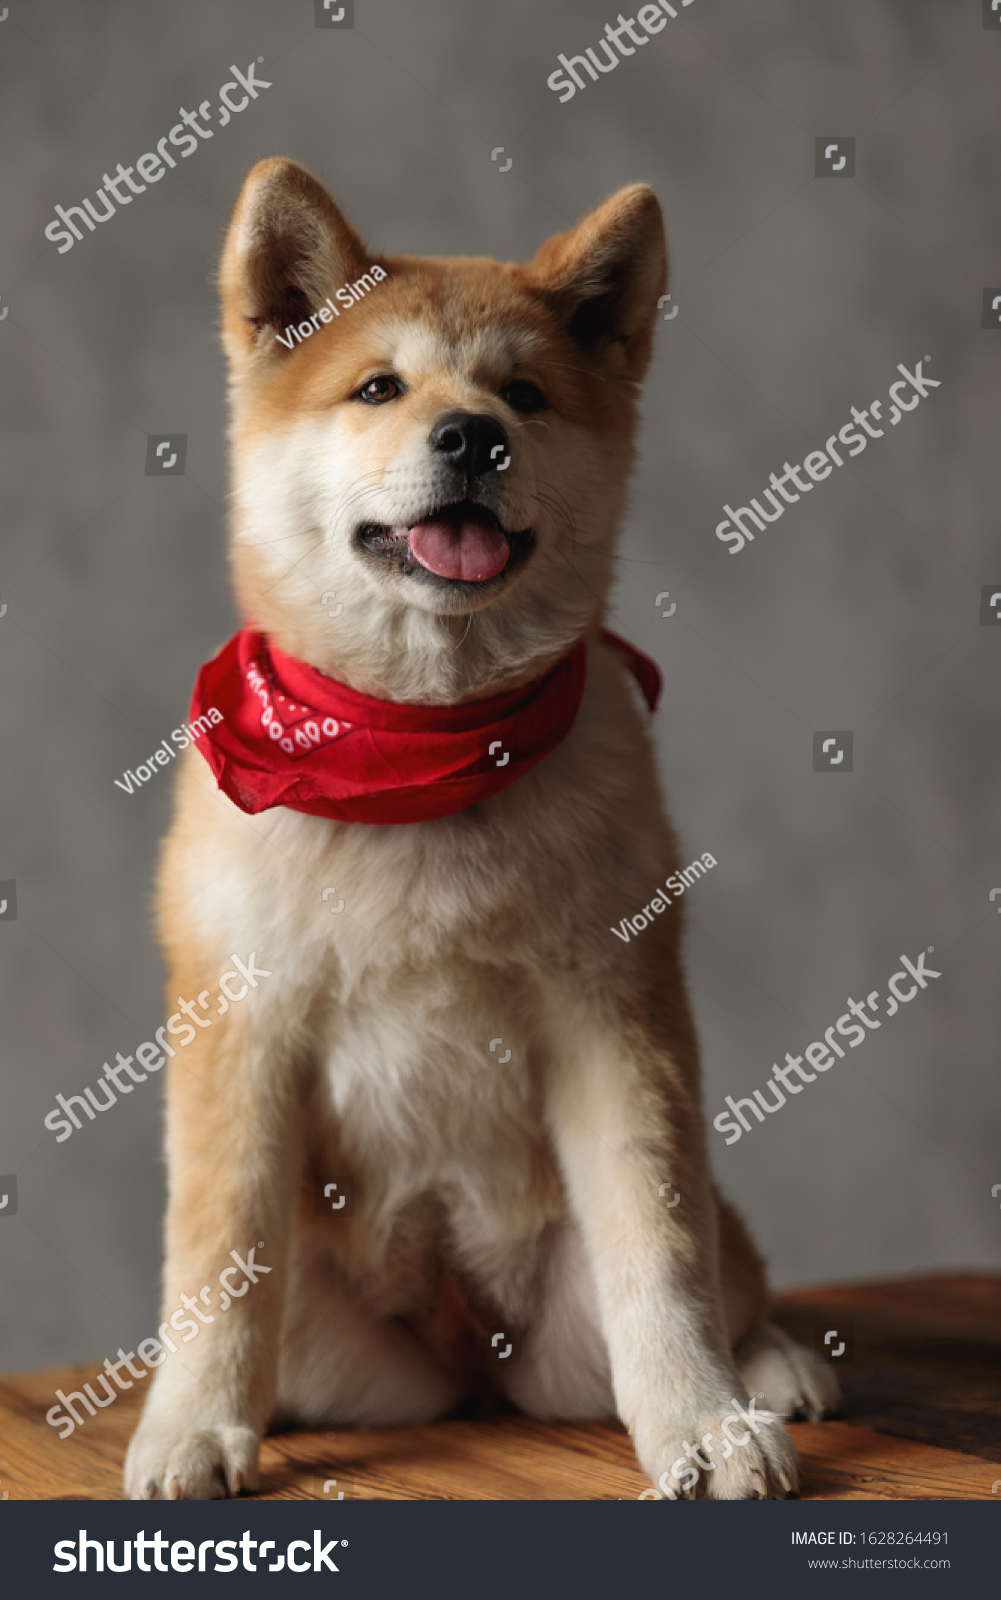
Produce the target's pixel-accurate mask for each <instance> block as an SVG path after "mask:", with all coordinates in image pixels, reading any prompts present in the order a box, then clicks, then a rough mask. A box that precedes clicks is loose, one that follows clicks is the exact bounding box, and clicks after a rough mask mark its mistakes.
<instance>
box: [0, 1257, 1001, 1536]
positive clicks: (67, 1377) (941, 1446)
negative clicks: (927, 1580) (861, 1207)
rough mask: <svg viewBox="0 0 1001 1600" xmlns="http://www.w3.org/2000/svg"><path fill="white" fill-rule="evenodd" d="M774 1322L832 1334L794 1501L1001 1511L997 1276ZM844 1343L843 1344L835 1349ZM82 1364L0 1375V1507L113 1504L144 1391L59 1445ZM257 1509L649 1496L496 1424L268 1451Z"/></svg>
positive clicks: (566, 1437) (274, 1442)
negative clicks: (989, 1504)
mask: <svg viewBox="0 0 1001 1600" xmlns="http://www.w3.org/2000/svg"><path fill="white" fill-rule="evenodd" d="M776 1318H777V1320H778V1321H780V1322H781V1323H782V1324H783V1326H784V1327H786V1328H787V1329H788V1330H789V1332H790V1333H792V1334H794V1335H795V1336H796V1337H797V1338H799V1339H800V1340H801V1341H802V1342H803V1343H804V1344H814V1345H816V1344H817V1343H818V1341H819V1343H820V1344H822V1343H823V1338H824V1333H825V1332H829V1331H832V1330H837V1333H838V1339H837V1341H833V1340H832V1341H831V1347H832V1348H837V1345H838V1344H840V1343H841V1342H844V1343H845V1346H846V1348H845V1351H844V1355H843V1356H842V1357H841V1358H840V1359H839V1360H838V1361H837V1362H836V1363H835V1365H836V1366H837V1368H838V1372H839V1376H840V1379H841V1384H842V1388H843V1390H844V1395H845V1401H844V1408H843V1412H842V1414H841V1416H840V1417H839V1418H838V1419H836V1420H832V1421H828V1422H823V1423H820V1424H816V1425H813V1424H809V1423H794V1424H793V1425H792V1433H793V1436H794V1438H795V1440H796V1446H797V1449H798V1450H799V1454H800V1461H801V1463H802V1468H803V1472H802V1478H803V1481H802V1486H801V1489H802V1497H803V1498H804V1499H812V1500H929V1499H931V1500H943V1499H944V1500H953V1499H959V1500H981V1499H989V1498H990V1497H991V1495H992V1493H994V1494H996V1496H997V1498H998V1501H999V1504H1001V1277H999V1278H984V1277H939V1278H923V1279H910V1280H905V1281H901V1282H891V1283H881V1284H866V1285H862V1286H855V1287H842V1288H837V1289H812V1290H800V1291H798V1292H796V1293H794V1294H790V1295H787V1296H785V1297H783V1298H782V1299H780V1300H779V1302H778V1305H777V1308H776ZM846 1336H847V1337H846ZM95 1370H96V1369H95V1367H94V1366H92V1365H77V1366H72V1367H60V1368H58V1369H53V1370H50V1371H47V1372H31V1373H16V1374H7V1375H5V1376H0V1498H6V1497H7V1496H9V1498H10V1499H11V1500H49V1499H52V1500H114V1499H119V1498H121V1464H122V1458H123V1456H124V1453H125V1446H126V1444H127V1442H128V1438H129V1435H130V1433H131V1431H132V1428H133V1426H134V1424H135V1418H136V1414H137V1411H138V1408H139V1405H140V1404H141V1400H142V1393H141V1392H140V1391H141V1390H144V1388H145V1385H139V1384H137V1385H136V1392H135V1393H128V1394H123V1395H122V1396H121V1397H120V1398H119V1399H118V1400H117V1401H116V1403H115V1404H114V1406H111V1407H109V1408H108V1410H107V1411H101V1412H99V1414H98V1415H97V1416H96V1417H94V1418H93V1419H88V1421H87V1424H86V1426H85V1427H84V1428H82V1429H79V1430H78V1431H77V1432H76V1433H75V1434H74V1435H73V1436H72V1437H71V1438H69V1439H67V1440H65V1441H64V1440H60V1438H59V1436H58V1434H57V1433H56V1431H55V1430H54V1429H52V1428H50V1427H49V1426H48V1425H47V1424H46V1422H45V1420H44V1418H45V1412H46V1411H47V1410H48V1408H49V1407H50V1406H51V1405H53V1404H54V1403H55V1399H54V1390H55V1389H57V1388H62V1389H63V1390H65V1391H67V1392H69V1391H70V1390H71V1389H78V1388H79V1387H80V1384H81V1382H86V1381H87V1379H88V1378H89V1377H90V1376H91V1375H92V1373H93V1372H94V1371H95ZM262 1471H263V1486H262V1490H261V1495H260V1498H262V1499H266V1500H288V1499H309V1498H313V1497H316V1498H327V1499H331V1498H336V1497H338V1496H339V1495H341V1494H343V1495H344V1497H345V1498H346V1499H363V1500H615V1499H624V1500H630V1499H635V1498H636V1497H637V1496H638V1495H639V1494H640V1493H641V1491H642V1490H643V1489H645V1488H648V1487H649V1483H648V1480H647V1479H646V1478H645V1477H644V1476H643V1474H642V1473H641V1472H640V1471H639V1470H638V1468H637V1466H636V1462H635V1458H634V1456H633V1453H632V1448H631V1446H630V1443H629V1440H628V1438H627V1436H626V1434H625V1433H624V1431H623V1430H622V1429H621V1428H620V1427H619V1426H618V1425H613V1424H606V1423H588V1424H586V1425H583V1426H568V1425H565V1424H556V1423H547V1422H533V1421H531V1420H529V1419H528V1418H526V1417H520V1416H514V1415H499V1416H493V1417H486V1418H482V1419H477V1420H453V1421H448V1422H438V1423H433V1424H431V1425H430V1426H428V1427H423V1428H391V1429H383V1430H379V1431H373V1432H351V1431H344V1432H338V1433H287V1434H279V1435H275V1436H274V1437H272V1438H269V1439H267V1440H266V1441H265V1443H264V1446H263V1451H262Z"/></svg>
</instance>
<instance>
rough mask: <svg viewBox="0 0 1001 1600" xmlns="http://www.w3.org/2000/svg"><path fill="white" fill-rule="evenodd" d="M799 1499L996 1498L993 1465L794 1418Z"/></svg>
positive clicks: (842, 1424) (867, 1430)
mask: <svg viewBox="0 0 1001 1600" xmlns="http://www.w3.org/2000/svg"><path fill="white" fill-rule="evenodd" d="M790 1432H791V1433H792V1436H793V1438H794V1439H795V1441H796V1449H797V1450H798V1451H799V1459H800V1466H801V1468H802V1472H803V1483H802V1490H803V1493H802V1498H803V1499H804V1500H990V1499H994V1500H997V1498H998V1496H997V1495H993V1494H992V1491H991V1485H992V1484H993V1483H995V1482H999V1480H1001V1473H999V1471H998V1467H997V1463H996V1462H994V1461H984V1460H982V1459H979V1458H977V1457H975V1456H969V1455H965V1454H961V1453H960V1452H959V1451H958V1450H938V1449H934V1448H932V1447H931V1446H929V1445H925V1444H915V1443H913V1442H912V1441H910V1440H906V1439H889V1438H887V1437H886V1435H885V1434H882V1433H876V1432H875V1431H874V1430H873V1429H872V1428H862V1427H854V1426H852V1425H851V1424H850V1423H846V1422H820V1423H811V1422H798V1423H793V1424H792V1427H791V1429H790Z"/></svg>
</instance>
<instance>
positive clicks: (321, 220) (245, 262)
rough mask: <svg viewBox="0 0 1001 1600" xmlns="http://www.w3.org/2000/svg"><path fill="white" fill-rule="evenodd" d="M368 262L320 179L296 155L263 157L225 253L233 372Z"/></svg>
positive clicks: (274, 352)
mask: <svg viewBox="0 0 1001 1600" xmlns="http://www.w3.org/2000/svg"><path fill="white" fill-rule="evenodd" d="M368 265H369V260H368V256H367V254H366V251H365V246H364V245H363V244H362V242H361V240H360V239H359V237H358V235H357V234H356V233H355V231H354V229H353V228H352V227H351V226H350V224H349V223H348V222H346V221H345V219H344V217H342V215H341V213H340V212H339V211H338V209H337V207H336V206H335V205H334V202H333V201H332V200H331V198H330V196H329V194H328V193H327V191H326V189H325V188H324V187H323V184H322V183H320V181H319V179H318V178H314V177H313V175H312V173H310V172H307V171H306V169H305V167H300V166H299V165H298V164H297V163H296V162H295V161H285V160H281V159H278V158H274V159H271V160H268V161H259V162H258V163H257V165H256V167H254V168H253V170H252V171H251V173H250V175H249V177H248V178H247V181H246V183H245V184H244V185H243V188H242V189H241V191H240V196H239V199H238V200H237V202H236V207H235V209H234V211H233V217H232V221H231V222H230V225H229V233H228V234H227V236H226V245H225V248H224V250H223V255H222V265H221V269H220V273H219V286H220V289H221V291H222V310H223V343H224V344H225V346H226V354H227V355H228V356H229V360H230V365H231V368H232V369H233V371H234V373H239V372H241V371H242V370H243V368H244V367H245V365H246V363H247V362H248V360H250V359H251V358H252V357H254V356H256V355H258V354H260V355H261V356H270V357H271V358H272V359H275V360H278V359H281V356H282V347H281V346H280V345H279V344H278V343H277V341H276V337H275V336H276V334H280V333H284V331H285V329H286V328H287V327H288V325H289V324H290V323H298V322H300V321H302V319H303V318H305V317H308V316H309V315H310V313H311V312H313V311H316V310H317V309H318V308H319V307H320V306H321V305H322V304H323V301H324V298H325V296H327V295H332V294H333V293H334V292H335V290H336V289H338V288H339V287H340V285H341V284H342V283H344V281H345V280H346V279H349V278H356V277H357V276H358V275H359V274H360V273H362V272H364V271H365V269H366V267H367V266H368Z"/></svg>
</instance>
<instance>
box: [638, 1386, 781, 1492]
mask: <svg viewBox="0 0 1001 1600" xmlns="http://www.w3.org/2000/svg"><path fill="white" fill-rule="evenodd" d="M636 1453H637V1455H638V1456H639V1460H640V1465H641V1466H642V1467H643V1468H644V1470H645V1471H646V1472H648V1473H649V1474H650V1477H651V1478H652V1479H653V1481H654V1483H655V1484H656V1485H657V1492H658V1498H659V1497H660V1496H663V1497H664V1498H666V1499H668V1500H784V1499H785V1498H786V1497H787V1495H790V1494H795V1492H796V1489H797V1486H798V1484H799V1463H798V1461H797V1459H796V1448H795V1446H794V1444H793V1442H792V1439H791V1438H790V1437H789V1434H788V1433H787V1431H786V1429H785V1427H784V1425H783V1423H782V1419H781V1417H779V1416H778V1415H776V1413H775V1412H774V1411H764V1410H762V1411H759V1410H758V1409H757V1400H756V1398H755V1399H752V1400H750V1401H747V1402H744V1403H738V1402H736V1401H733V1400H731V1401H730V1402H729V1403H727V1405H726V1410H725V1411H723V1412H721V1413H720V1414H719V1415H717V1416H716V1417H706V1418H704V1419H703V1420H702V1421H700V1422H699V1423H697V1424H694V1425H693V1426H692V1427H691V1428H689V1429H685V1430H684V1431H682V1430H678V1429H672V1430H671V1431H670V1433H669V1434H668V1436H667V1437H666V1438H661V1439H660V1440H659V1441H658V1442H657V1443H656V1444H655V1445H654V1447H653V1448H652V1449H651V1448H650V1447H649V1446H645V1447H644V1446H643V1445H642V1444H640V1443H637V1449H636ZM646 1493H647V1497H648V1498H649V1497H650V1496H651V1491H650V1490H647V1492H646Z"/></svg>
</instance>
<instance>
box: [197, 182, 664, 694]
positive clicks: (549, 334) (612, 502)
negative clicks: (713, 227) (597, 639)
mask: <svg viewBox="0 0 1001 1600" xmlns="http://www.w3.org/2000/svg"><path fill="white" fill-rule="evenodd" d="M665 280H666V261H665V251H664V240H663V228H662V223H661V216H660V208H659V206H658V204H657V201H656V199H655V197H654V195H653V193H652V192H651V191H650V190H649V189H648V188H646V187H645V186H643V185H639V184H637V185H634V186H633V187H631V188H628V189H622V190H620V191H619V193H618V194H615V195H613V196H612V197H611V198H610V199H609V200H606V201H605V202H604V204H603V205H601V206H599V207H598V209H597V210H596V211H594V212H592V213H591V214H590V215H589V216H587V217H585V218H584V219H583V220H582V221H581V222H579V223H578V224H577V225H576V226H575V227H574V228H572V229H570V230H569V231H568V232H567V233H563V234H558V235H556V236H555V237H554V238H552V239H550V240H548V242H547V243H546V244H544V245H543V247H542V249H541V250H540V251H539V252H538V254H537V255H536V256H535V258H534V260H532V261H530V262H528V263H527V264H525V265H512V264H509V263H501V262H496V261H492V260H489V259H486V258H470V257H451V258H443V257H416V256H375V257H373V256H371V255H370V254H369V253H368V252H367V251H366V249H365V248H364V246H363V245H362V243H361V241H360V239H359V238H358V236H357V235H356V234H355V233H354V231H353V230H352V229H351V227H350V226H349V225H348V223H347V222H346V221H345V220H344V218H343V217H342V216H341V214H340V212H339V211H338V209H337V207H336V206H335V205H334V203H333V201H332V200H331V198H330V196H329V195H328V194H327V192H326V190H325V189H324V188H323V186H322V185H321V184H320V183H319V182H318V181H317V180H316V179H315V178H313V177H312V176H311V175H310V174H309V173H307V172H306V171H304V170H303V168H301V167H299V166H296V165H295V163H293V162H290V161H282V160H270V161H262V162H260V163H259V164H258V165H257V166H256V167H255V168H254V169H253V171H252V172H251V174H250V176H249V178H248V179H247V181H246V183H245V185H244V188H243V191H242V193H241V195H240V198H239V200H238V202H237V206H236V210H235V213H234V216H233V220H232V223H231V225H230V230H229V236H228V239H227V242H226V247H225V251H224V255H223V261H222V273H221V284H222V298H223V329H224V341H225V345H226V351H227V354H228V357H229V363H230V379H231V391H232V400H233V429H232V440H233V447H234V482H233V489H234V498H235V506H236V512H235V526H234V541H233V567H234V575H235V579H236V586H237V592H238V598H239V601H240V604H241V606H242V608H243V610H244V612H245V615H246V616H247V618H248V619H250V620H252V621H254V622H255V623H256V624H257V625H258V626H260V627H262V628H263V629H265V631H267V632H268V633H270V634H271V635H272V636H273V637H274V638H275V639H276V641H277V642H278V643H279V645H280V646H281V647H282V648H283V649H285V650H286V651H288V652H289V653H290V654H293V655H297V656H299V657H300V658H302V659H304V660H306V661H308V662H310V664H311V665H313V666H316V667H318V668H320V669H321V670H322V671H325V672H328V673H330V674H331V675H333V676H336V677H338V678H341V679H342V680H343V681H345V682H348V683H350V684H352V685H353V686H354V687H356V688H360V689H362V690H365V691H366V692H369V693H373V694H378V695H382V696H386V697H389V698H393V699H401V700H413V701H448V700H454V699H458V698H464V697H468V696H476V695H482V694H486V693H492V692H495V691H496V690H497V689H499V688H502V687H509V686H511V685H513V684H515V683H517V682H519V681H524V680H525V679H528V678H531V677H533V676H535V675H537V674H538V673H539V672H540V671H542V670H544V669H545V667H546V666H547V665H548V664H549V663H550V662H552V661H554V660H555V659H557V658H558V657H559V656H561V655H562V654H564V653H565V652H566V651H567V649H569V648H570V646H571V645H572V644H573V643H574V642H575V640H576V639H577V638H579V637H580V636H581V635H582V634H583V633H585V632H586V631H587V630H588V628H590V627H593V626H595V625H596V623H597V622H598V620H599V618H600V615H601V612H602V610H603V607H604V603H605V596H606V591H607V588H608V583H609V576H610V571H611V562H612V546H613V542H614V538H615V534H616V531H617V525H618V521H619V517H620V515H621V511H622V507H623V502H624V496H625V486H626V480H627V477H628V473H629V469H630V466H631V464H632V455H633V442H632V441H633V434H634V431H635V425H636V414H635V401H636V393H637V385H638V383H639V380H640V379H641V378H642V377H643V374H644V372H645V370H646V366H647V363H648V361H649V357H650V348H651V338H652V332H653V326H654V322H655V319H656V312H657V300H658V298H659V297H660V296H661V295H662V294H663V292H664V287H665ZM338 291H340V292H338Z"/></svg>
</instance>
